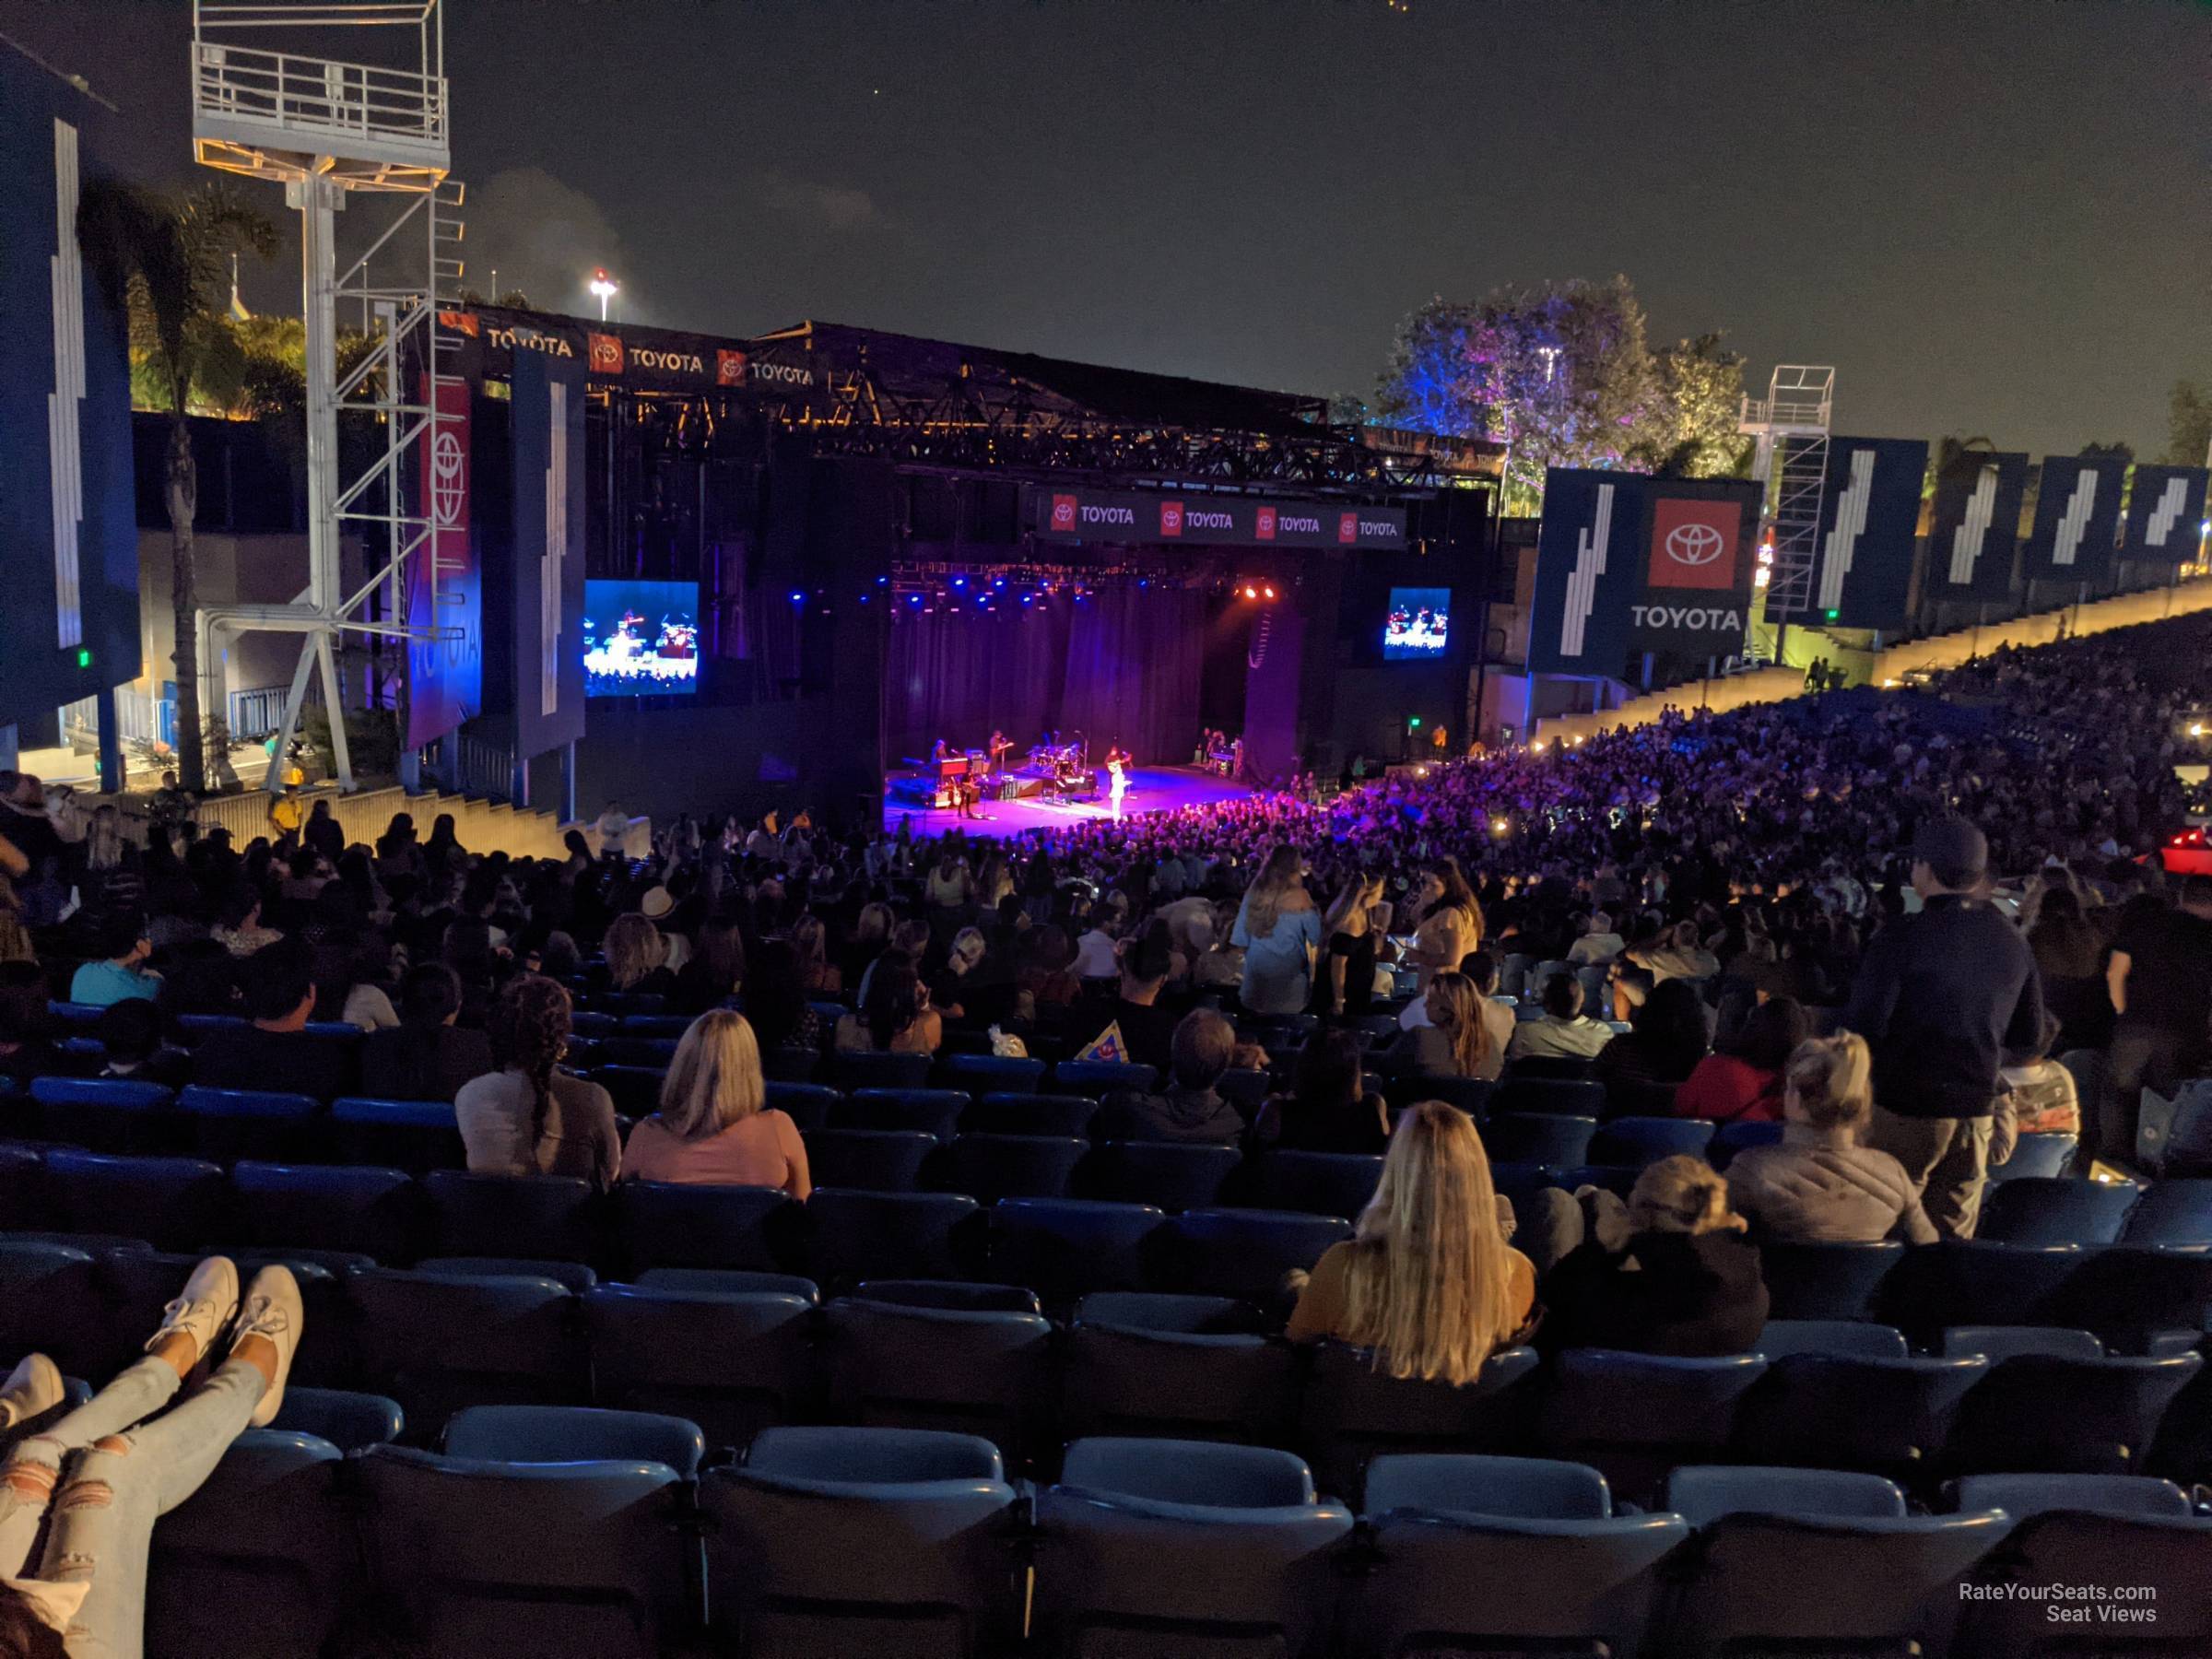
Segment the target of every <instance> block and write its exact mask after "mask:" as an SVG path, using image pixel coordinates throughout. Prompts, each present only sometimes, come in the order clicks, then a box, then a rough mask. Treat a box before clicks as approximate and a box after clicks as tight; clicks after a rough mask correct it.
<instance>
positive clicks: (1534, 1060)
mask: <svg viewBox="0 0 2212 1659" xmlns="http://www.w3.org/2000/svg"><path fill="white" fill-rule="evenodd" d="M1505 1075H1506V1076H1507V1077H1543V1078H1565V1079H1567V1080H1568V1081H1570V1082H1581V1081H1583V1080H1584V1079H1586V1078H1589V1077H1595V1076H1596V1075H1597V1065H1596V1063H1595V1062H1594V1061H1591V1060H1582V1059H1577V1058H1576V1057H1575V1056H1574V1055H1572V1054H1526V1055H1524V1056H1523V1057H1522V1058H1520V1059H1518V1060H1509V1061H1507V1062H1506V1063H1505Z"/></svg>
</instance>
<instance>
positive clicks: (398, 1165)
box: [330, 1095, 468, 1175]
mask: <svg viewBox="0 0 2212 1659" xmlns="http://www.w3.org/2000/svg"><path fill="white" fill-rule="evenodd" d="M330 1134H331V1142H332V1149H333V1150H334V1151H335V1153H336V1155H337V1157H338V1158H339V1159H341V1160H342V1161H344V1162H347V1163H358V1164H373V1165H376V1166H379V1167H380V1168H388V1169H394V1170H405V1171H406V1172H407V1173H408V1174H410V1175H422V1174H427V1173H428V1172H429V1171H432V1170H460V1169H465V1168H466V1167H467V1165H468V1148H467V1147H465V1145H464V1144H463V1143H462V1140H461V1125H460V1124H459V1123H458V1122H456V1121H455V1119H454V1117H453V1103H452V1102H451V1101H449V1100H371V1099H370V1098H368V1097H366V1096H361V1095H352V1096H347V1097H344V1098H341V1099H339V1100H335V1101H334V1102H332V1104H331V1108H330Z"/></svg>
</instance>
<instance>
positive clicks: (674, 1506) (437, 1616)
mask: <svg viewBox="0 0 2212 1659" xmlns="http://www.w3.org/2000/svg"><path fill="white" fill-rule="evenodd" d="M359 1476H360V1482H361V1487H362V1490H363V1494H364V1496H365V1498H366V1500H367V1505H368V1514H369V1522H368V1524H369V1531H370V1535H371V1540H372V1542H373V1545H374V1548H373V1551H372V1554H371V1560H372V1561H373V1563H374V1565H375V1567H376V1570H377V1588H378V1589H379V1590H381V1591H382V1592H383V1593H384V1594H387V1595H389V1596H392V1597H394V1599H395V1600H396V1601H397V1602H398V1603H399V1604H400V1605H401V1606H404V1607H405V1609H406V1614H407V1617H408V1623H409V1625H410V1628H411V1629H412V1630H413V1631H414V1633H415V1634H416V1636H417V1637H418V1639H419V1640H420V1641H422V1642H423V1644H424V1646H425V1648H426V1650H427V1651H429V1652H431V1653H530V1654H534V1655H548V1656H560V1659H568V1656H571V1655H573V1656H574V1659H588V1656H591V1655H608V1654H627V1655H634V1656H635V1659H657V1655H659V1654H660V1653H661V1652H662V1651H663V1648H664V1646H665V1642H666V1640H667V1638H668V1637H669V1636H672V1635H674V1634H675V1633H676V1632H677V1631H678V1630H680V1629H681V1628H682V1627H683V1625H684V1623H685V1621H686V1619H687V1618H688V1571H687V1563H686V1554H687V1547H686V1544H685V1541H684V1538H683V1535H682V1534H681V1532H680V1531H679V1530H678V1528H677V1525H676V1524H675V1523H676V1521H677V1514H678V1498H679V1493H678V1486H677V1475H676V1472H675V1471H674V1470H672V1469H670V1468H669V1467H668V1466H667V1465H665V1464H657V1463H647V1462H641V1461H627V1462H594V1463H557V1464H521V1463H498V1462H478V1461H475V1460H472V1459H466V1458H452V1457H444V1456H441V1455H438V1454H436V1453H429V1452H420V1451H415V1450H411V1449H407V1448H403V1447H398V1446H375V1447H371V1449H370V1450H369V1451H368V1452H366V1453H363V1454H362V1455H361V1457H360V1459H359ZM525 1539H526V1540H527V1541H528V1547H517V1544H518V1541H519V1540H525Z"/></svg>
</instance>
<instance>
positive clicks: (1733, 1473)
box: [1667, 1468, 2007, 1655]
mask: <svg viewBox="0 0 2212 1659" xmlns="http://www.w3.org/2000/svg"><path fill="white" fill-rule="evenodd" d="M1870 1480H1871V1477H1851V1476H1848V1475H1841V1474H1837V1473H1835V1472H1832V1471H1818V1470H1798V1471H1795V1472H1794V1477H1787V1478H1784V1477H1779V1475H1778V1474H1777V1472H1774V1471H1768V1470H1744V1469H1720V1470H1711V1469H1702V1468H1684V1469H1679V1470H1677V1471H1676V1474H1675V1476H1674V1477H1673V1478H1672V1479H1670V1480H1669V1481H1668V1483H1667V1502H1668V1505H1669V1507H1671V1508H1674V1509H1676V1510H1677V1512H1681V1513H1683V1514H1684V1515H1685V1516H1686V1518H1688V1519H1691V1520H1693V1521H1694V1522H1695V1524H1697V1528H1698V1534H1697V1554H1696V1556H1695V1558H1694V1562H1693V1563H1691V1564H1690V1571H1688V1572H1687V1573H1686V1575H1685V1582H1684V1583H1683V1584H1682V1587H1681V1590H1680V1593H1679V1594H1680V1599H1679V1601H1678V1602H1677V1604H1676V1606H1675V1607H1674V1610H1673V1614H1672V1618H1671V1619H1670V1625H1671V1629H1672V1641H1671V1642H1670V1646H1669V1651H1670V1653H1681V1654H1685V1655H1709V1654H1710V1655H1719V1654H1722V1653H1770V1652H1776V1651H1787V1652H1808V1653H1810V1652H1819V1653H1827V1652H1831V1651H1834V1652H1851V1653H1859V1652H1866V1653H1877V1652H1880V1653H1887V1652H1891V1651H1898V1652H1907V1651H1913V1650H1911V1649H1908V1648H1906V1647H1905V1645H1904V1644H1905V1643H1908V1642H1916V1643H1918V1644H1919V1646H1920V1649H1921V1650H1923V1651H1925V1650H1931V1649H1933V1648H1934V1647H1935V1646H1936V1645H1938V1644H1937V1642H1936V1640H1935V1638H1936V1635H1937V1633H1938V1632H1940V1631H1942V1630H1946V1629H1947V1628H1948V1622H1949V1619H1950V1618H1951V1617H1952V1616H1953V1615H1954V1614H1955V1613H1956V1610H1957V1607H1958V1603H1959V1589H1958V1585H1959V1580H1960V1578H1961V1577H1962V1576H1963V1575H1964V1574H1965V1573H1966V1572H1967V1571H1969V1570H1970V1569H1971V1568H1972V1567H1973V1565H1974V1564H1975V1563H1976V1562H1977V1561H1979V1560H1980V1559H1983V1557H1984V1556H1986V1555H1988V1554H1989V1552H1990V1551H1991V1550H1992V1549H1993V1548H1994V1547H1996V1545H1997V1544H1998V1543H1999V1541H2000V1540H2001V1539H2002V1538H2003V1536H2004V1534H2005V1530H2006V1524H2007V1521H2006V1515H2005V1514H2004V1512H2002V1511H1998V1510H1983V1511H1979V1512H1973V1513H1967V1514H1955V1515H1906V1514H1905V1513H1904V1512H1903V1507H1904V1506H1903V1500H1902V1496H1901V1494H1899V1493H1898V1492H1897V1489H1896V1488H1894V1487H1891V1486H1889V1484H1888V1482H1886V1481H1878V1480H1872V1481H1871V1484H1868V1481H1870ZM1785 1506H1786V1507H1785ZM1785 1586H1786V1589H1785V1588H1784V1587H1785Z"/></svg>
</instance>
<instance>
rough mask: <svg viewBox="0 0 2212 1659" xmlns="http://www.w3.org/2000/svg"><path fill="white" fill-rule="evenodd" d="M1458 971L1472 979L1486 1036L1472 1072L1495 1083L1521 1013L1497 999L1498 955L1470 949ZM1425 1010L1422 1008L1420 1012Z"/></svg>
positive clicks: (1502, 1070)
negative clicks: (1479, 1060)
mask: <svg viewBox="0 0 2212 1659" xmlns="http://www.w3.org/2000/svg"><path fill="white" fill-rule="evenodd" d="M1459 971H1461V972H1462V973H1464V974H1465V975H1466V976H1467V978H1468V979H1470V980H1472V981H1473V982H1474V983H1475V994H1476V995H1477V996H1478V997H1479V998H1481V1004H1480V1009H1481V1014H1482V1029H1483V1031H1484V1033H1485V1037H1484V1041H1483V1049H1482V1062H1481V1064H1480V1065H1477V1067H1476V1068H1475V1074H1474V1075H1475V1076H1476V1077H1480V1078H1481V1079H1482V1080H1483V1081H1484V1082H1486V1083H1495V1082H1497V1081H1498V1079H1499V1078H1500V1077H1501V1076H1503V1075H1504V1072H1505V1051H1506V1049H1507V1047H1508V1045H1510V1044H1511V1043H1512V1041H1513V1029H1514V1028H1515V1027H1516V1026H1518V1025H1519V1024H1520V1023H1521V1016H1520V1015H1519V1014H1518V1013H1517V1012H1516V1011H1515V1009H1514V1006H1513V1005H1512V1003H1510V1002H1500V1001H1499V1000H1498V959H1497V958H1496V957H1495V956H1493V955H1491V954H1490V952H1488V951H1487V950H1470V951H1469V952H1467V955H1466V958H1465V960H1463V961H1462V962H1461V963H1460V965H1459ZM1413 1006H1419V1005H1418V1003H1417V1004H1415V1005H1413ZM1427 1011H1428V1010H1427V1009H1426V1008H1423V1009H1422V1012H1423V1013H1426V1012H1427ZM1417 1029H1418V1028H1417Z"/></svg>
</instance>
